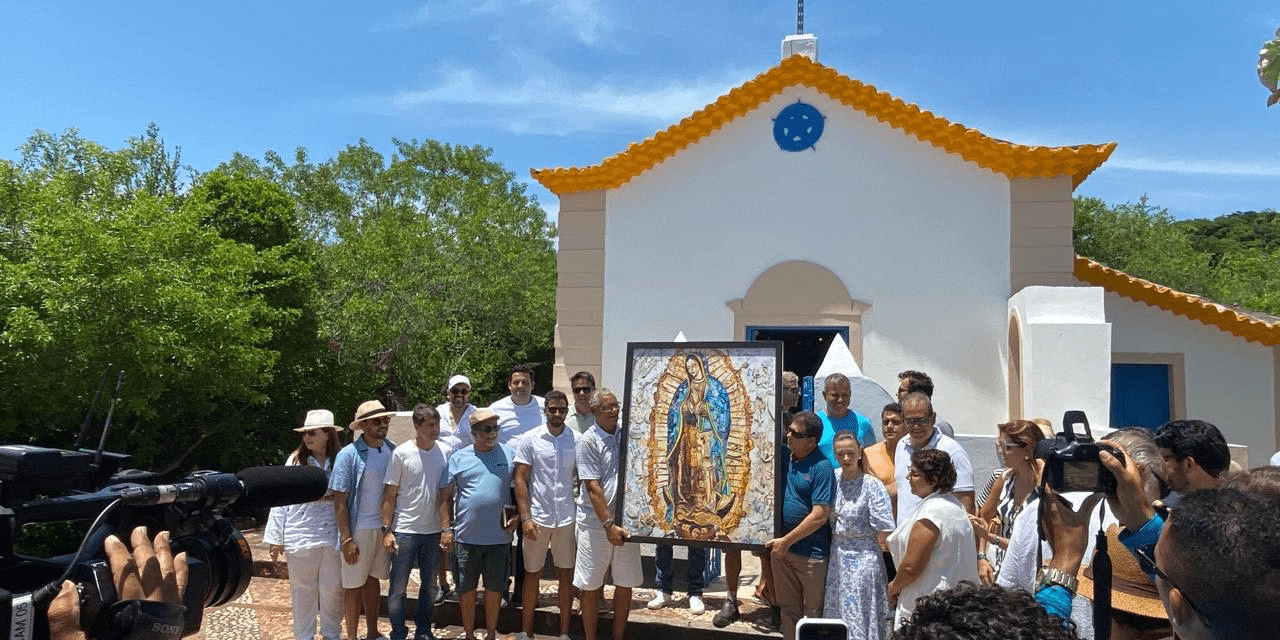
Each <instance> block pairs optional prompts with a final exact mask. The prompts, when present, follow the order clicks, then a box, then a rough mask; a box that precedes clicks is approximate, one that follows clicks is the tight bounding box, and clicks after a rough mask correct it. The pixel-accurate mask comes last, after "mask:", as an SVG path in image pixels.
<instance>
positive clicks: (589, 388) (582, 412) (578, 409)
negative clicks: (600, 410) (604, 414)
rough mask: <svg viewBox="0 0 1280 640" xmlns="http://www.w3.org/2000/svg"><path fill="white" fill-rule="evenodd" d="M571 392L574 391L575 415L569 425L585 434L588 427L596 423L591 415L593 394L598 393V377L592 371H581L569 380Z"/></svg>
mask: <svg viewBox="0 0 1280 640" xmlns="http://www.w3.org/2000/svg"><path fill="white" fill-rule="evenodd" d="M569 390H570V391H573V415H572V416H570V420H569V424H570V425H572V426H573V428H574V429H576V430H577V431H578V433H585V432H586V431H587V427H590V426H591V425H593V424H595V423H596V419H595V417H594V416H592V415H591V394H592V393H595V391H596V377H595V376H593V375H591V372H590V371H579V372H577V373H575V374H573V377H572V378H569Z"/></svg>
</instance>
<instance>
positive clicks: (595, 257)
mask: <svg viewBox="0 0 1280 640" xmlns="http://www.w3.org/2000/svg"><path fill="white" fill-rule="evenodd" d="M605 203H606V198H605V191H604V190H603V189H596V190H593V191H581V192H578V193H568V194H564V195H562V196H560V214H559V222H558V224H557V229H556V231H557V235H558V238H559V242H560V246H559V250H558V251H557V252H556V275H557V280H556V328H555V350H556V360H555V367H554V369H553V371H552V386H553V387H554V388H556V389H561V390H566V389H568V388H569V376H571V375H573V374H575V373H577V372H579V371H583V370H585V371H590V372H592V373H593V374H596V375H599V372H600V361H601V357H600V356H601V345H602V344H603V331H604V274H605V260H604V247H605Z"/></svg>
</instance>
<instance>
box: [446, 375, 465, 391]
mask: <svg viewBox="0 0 1280 640" xmlns="http://www.w3.org/2000/svg"><path fill="white" fill-rule="evenodd" d="M459 384H465V385H467V388H468V389H469V388H471V379H470V378H468V377H466V376H464V375H462V374H461V373H459V374H458V375H456V376H453V377H452V378H449V384H447V385H445V386H444V388H445V389H452V388H454V387H456V386H458V385H459Z"/></svg>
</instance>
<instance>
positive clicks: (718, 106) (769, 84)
mask: <svg viewBox="0 0 1280 640" xmlns="http://www.w3.org/2000/svg"><path fill="white" fill-rule="evenodd" d="M795 85H804V86H807V87H811V88H813V89H816V90H818V91H821V92H822V93H824V94H826V95H828V96H830V97H832V98H833V99H835V100H838V101H839V102H840V103H842V104H844V105H846V106H849V107H852V108H854V109H857V110H859V111H862V112H863V113H866V114H867V115H868V116H870V117H872V118H875V119H876V120H879V121H880V122H883V123H885V124H887V125H889V126H891V127H894V128H897V129H901V130H902V131H903V132H904V133H907V134H910V135H912V136H915V137H916V138H917V139H919V140H921V141H922V142H927V143H929V144H932V145H933V146H935V147H938V148H940V149H942V150H944V151H947V152H949V153H954V154H956V155H959V156H961V157H962V158H964V159H966V160H968V161H970V162H973V163H975V164H977V165H979V166H981V167H985V168H987V169H990V170H992V171H995V172H997V173H1001V174H1004V175H1006V176H1008V177H1010V178H1048V177H1053V176H1059V175H1069V176H1071V178H1072V184H1073V185H1079V184H1080V183H1081V182H1083V181H1084V179H1085V178H1086V177H1088V175H1089V174H1090V173H1092V172H1093V170H1094V169H1097V168H1098V167H1099V166H1101V165H1102V163H1103V162H1105V161H1106V160H1107V158H1108V157H1109V156H1110V155H1111V152H1112V151H1113V150H1114V149H1115V147H1116V144H1115V143H1114V142H1109V143H1107V144H1102V145H1093V144H1089V145H1078V146H1071V147H1031V146H1025V145H1020V144H1014V143H1012V142H1006V141H1004V140H999V139H996V138H992V137H990V136H987V135H985V134H983V133H982V132H980V131H978V130H976V129H970V128H967V127H965V126H964V125H960V124H956V123H954V122H950V121H948V120H946V119H945V118H941V117H938V116H935V115H933V114H932V113H930V112H928V111H924V110H922V109H921V108H920V107H918V106H916V105H914V104H910V103H908V102H905V101H903V100H901V99H899V98H895V97H894V96H892V95H889V94H888V93H885V92H884V91H880V90H878V89H876V88H875V87H873V86H871V85H869V84H866V83H863V82H859V81H857V80H854V79H852V78H849V77H848V76H844V75H841V74H840V73H838V72H836V71H835V70H834V69H831V68H830V67H826V66H823V65H821V64H818V63H817V62H814V61H812V60H810V59H808V58H805V57H804V56H791V57H789V58H787V59H785V60H783V61H782V62H781V63H779V64H778V65H777V66H775V67H773V68H772V69H769V70H768V71H766V72H764V73H762V74H760V75H759V76H756V77H755V78H754V79H752V80H750V81H748V82H747V83H745V84H743V85H741V86H739V87H736V88H734V89H732V90H730V91H729V93H727V94H725V95H723V96H721V97H720V98H719V99H718V100H716V101H715V102H713V103H711V104H709V105H707V106H706V107H704V108H702V109H700V110H698V111H696V112H694V113H693V114H692V115H690V116H688V117H686V118H685V119H684V120H681V121H680V122H678V123H676V124H674V125H672V126H670V127H668V128H667V129H666V130H664V131H659V132H658V133H656V134H654V135H653V137H651V138H649V139H647V140H645V141H643V142H636V143H632V144H631V145H629V146H628V147H627V148H626V149H625V150H624V151H622V152H621V153H618V154H616V155H613V156H611V157H609V158H605V160H604V161H603V162H601V163H600V164H597V165H593V166H589V167H567V168H556V169H532V170H531V171H530V174H532V176H533V178H534V179H535V180H537V181H538V182H540V183H542V185H543V186H545V187H546V188H547V189H550V190H551V191H552V192H553V193H556V194H557V195H559V194H564V193H572V192H575V191H587V190H591V189H612V188H614V187H618V186H621V185H623V184H626V183H627V182H628V181H629V180H631V179H632V178H634V177H636V176H637V175H640V174H641V173H643V172H645V171H647V170H648V169H649V168H651V167H653V166H654V165H656V164H658V163H660V162H662V161H663V160H666V159H667V158H668V157H670V156H672V155H674V154H675V153H676V152H678V151H680V150H682V149H684V148H685V147H687V146H689V145H690V144H693V143H694V142H697V141H698V140H700V139H702V138H703V137H705V136H707V135H710V134H711V133H712V132H714V131H715V130H717V129H719V128H720V127H722V126H724V125H725V124H726V123H728V122H731V121H733V120H734V119H736V118H738V117H740V116H742V115H745V114H746V113H747V112H748V111H751V110H752V109H754V108H756V107H757V106H759V105H760V104H762V103H763V102H765V101H767V100H769V99H770V98H772V97H773V96H775V95H777V94H779V93H781V92H782V91H783V90H784V89H786V88H787V87H791V86H795Z"/></svg>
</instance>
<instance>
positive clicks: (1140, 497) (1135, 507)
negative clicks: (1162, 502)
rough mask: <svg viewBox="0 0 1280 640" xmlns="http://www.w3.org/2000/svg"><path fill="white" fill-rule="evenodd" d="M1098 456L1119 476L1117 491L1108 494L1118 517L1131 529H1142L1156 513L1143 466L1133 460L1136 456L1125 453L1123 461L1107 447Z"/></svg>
mask: <svg viewBox="0 0 1280 640" xmlns="http://www.w3.org/2000/svg"><path fill="white" fill-rule="evenodd" d="M1099 444H1109V445H1111V446H1113V447H1115V446H1116V443H1114V442H1109V441H1107V440H1103V441H1101V442H1100V443H1099ZM1117 448H1119V447H1117ZM1098 460H1099V461H1101V462H1102V466H1104V467H1106V468H1107V470H1108V471H1110V472H1111V473H1112V474H1113V475H1115V477H1116V495H1114V496H1107V503H1108V504H1110V505H1111V510H1112V511H1115V513H1116V519H1117V520H1119V521H1120V524H1121V525H1122V526H1124V528H1126V529H1128V530H1130V531H1137V530H1138V529H1141V528H1142V525H1144V524H1146V523H1147V521H1148V520H1150V519H1151V518H1152V517H1154V516H1155V515H1156V510H1155V508H1154V507H1152V506H1151V499H1150V498H1148V497H1147V492H1146V491H1145V490H1143V482H1142V468H1141V467H1140V466H1139V465H1138V463H1137V462H1135V461H1134V459H1133V456H1124V462H1121V461H1120V460H1117V459H1116V457H1115V456H1113V455H1111V453H1110V452H1108V451H1105V450H1104V451H1100V452H1098Z"/></svg>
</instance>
